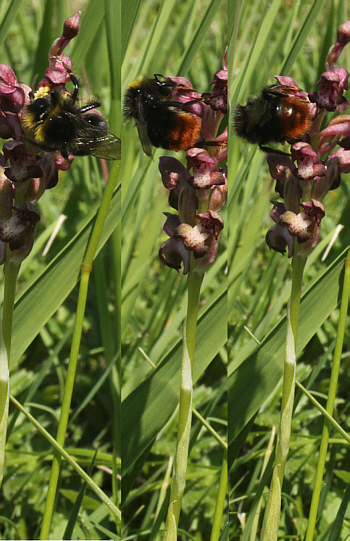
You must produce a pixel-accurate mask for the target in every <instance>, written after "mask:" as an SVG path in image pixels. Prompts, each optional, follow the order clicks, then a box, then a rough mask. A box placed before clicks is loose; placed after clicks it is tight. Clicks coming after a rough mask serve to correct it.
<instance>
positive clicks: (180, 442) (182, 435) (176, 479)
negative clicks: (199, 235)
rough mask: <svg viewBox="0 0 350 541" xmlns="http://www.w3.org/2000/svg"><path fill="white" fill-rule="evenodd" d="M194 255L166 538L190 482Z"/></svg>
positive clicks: (173, 532) (171, 540)
mask: <svg viewBox="0 0 350 541" xmlns="http://www.w3.org/2000/svg"><path fill="white" fill-rule="evenodd" d="M193 264H194V258H193V256H191V270H190V272H189V275H188V284H187V285H188V303H187V317H186V321H185V325H184V331H183V355H182V368H181V386H180V402H179V420H178V429H177V440H176V451H175V457H174V469H173V477H172V482H171V491H170V504H169V508H168V515H167V519H166V523H165V531H164V537H163V540H164V541H176V540H177V526H178V523H179V517H180V511H181V503H182V497H183V494H184V491H185V485H186V472H187V461H188V449H189V442H190V434H191V424H192V399H193V384H192V380H193V365H194V353H195V342H196V330H197V317H198V306H199V296H200V288H201V284H202V278H203V275H202V274H198V273H195V272H193Z"/></svg>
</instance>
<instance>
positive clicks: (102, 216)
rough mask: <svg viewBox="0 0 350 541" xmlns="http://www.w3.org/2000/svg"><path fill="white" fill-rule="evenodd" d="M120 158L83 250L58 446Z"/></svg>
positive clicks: (46, 519) (51, 497)
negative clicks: (93, 274) (91, 281)
mask: <svg viewBox="0 0 350 541" xmlns="http://www.w3.org/2000/svg"><path fill="white" fill-rule="evenodd" d="M119 167H120V162H119V161H118V162H115V163H114V164H113V167H112V169H111V173H110V175H109V179H108V182H107V185H106V188H105V191H104V194H103V198H102V202H101V206H100V208H99V211H98V214H97V217H96V221H95V225H94V228H93V230H92V233H91V237H90V241H89V244H88V247H87V250H86V254H85V257H84V261H83V263H82V265H81V278H80V288H79V297H78V305H77V313H76V320H75V326H74V332H73V339H72V345H71V351H70V357H69V363H68V370H67V379H66V385H65V390H64V396H63V400H62V407H61V415H60V419H59V423H58V429H57V438H56V439H57V443H58V445H60V446H61V447H63V445H64V440H65V434H66V431H67V425H68V418H69V410H70V406H71V401H72V394H73V386H74V379H75V373H76V368H77V362H78V354H79V347H80V340H81V334H82V329H83V321H84V314H85V306H86V298H87V291H88V285H89V278H90V273H91V269H92V263H93V259H94V256H95V253H96V250H97V246H98V242H99V240H100V236H101V233H102V229H103V225H104V222H105V220H106V217H107V214H108V209H109V205H110V202H111V199H112V196H113V192H114V189H115V187H116V184H117V179H118V173H119ZM60 464H61V454H60V453H58V452H57V451H55V452H54V457H53V461H52V469H51V477H50V482H49V488H48V492H47V498H46V506H45V511H44V516H43V523H42V529H41V533H40V539H48V538H49V532H50V525H51V520H52V514H53V509H54V503H55V496H56V490H57V483H58V477H59V471H60Z"/></svg>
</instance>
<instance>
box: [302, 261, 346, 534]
mask: <svg viewBox="0 0 350 541" xmlns="http://www.w3.org/2000/svg"><path fill="white" fill-rule="evenodd" d="M349 293H350V251H349V252H348V255H347V257H346V260H345V275H344V284H343V294H342V300H341V306H340V318H339V326H338V334H337V341H336V345H335V350H334V359H333V365H332V374H331V380H330V384H329V391H328V398H327V406H326V411H327V412H328V413H329V415H333V410H334V402H335V397H336V392H337V385H338V377H339V368H340V360H341V353H342V348H343V343H344V335H345V326H346V318H347V312H348V305H349ZM330 429H331V423H330V421H329V420H328V419H327V418H326V417H325V418H324V423H323V430H322V438H321V445H320V453H319V457H318V463H317V468H316V478H315V485H314V490H313V493H312V499H311V506H310V515H309V522H308V527H307V531H306V537H305V541H312V539H313V537H314V531H315V524H316V519H317V509H318V503H319V499H320V493H321V489H322V484H323V472H324V467H325V463H326V458H327V449H328V441H329V431H330Z"/></svg>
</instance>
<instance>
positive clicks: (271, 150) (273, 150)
mask: <svg viewBox="0 0 350 541" xmlns="http://www.w3.org/2000/svg"><path fill="white" fill-rule="evenodd" d="M259 147H260V150H262V151H263V152H265V153H266V154H278V155H279V156H288V157H289V158H290V156H291V154H289V153H288V152H283V150H279V149H278V148H271V147H265V146H264V145H259Z"/></svg>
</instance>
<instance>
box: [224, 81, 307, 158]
mask: <svg viewBox="0 0 350 541" xmlns="http://www.w3.org/2000/svg"><path fill="white" fill-rule="evenodd" d="M304 94H305V92H303V91H301V90H300V89H299V88H297V87H293V86H286V85H278V84H276V85H272V86H267V87H266V88H264V89H263V90H262V92H261V94H260V95H259V96H257V97H251V98H249V99H248V101H247V103H246V105H237V107H236V108H235V111H234V119H233V125H234V129H235V131H236V133H237V135H239V137H243V138H244V139H246V140H247V141H249V142H250V143H253V144H258V145H259V146H260V148H262V150H267V151H270V149H266V148H264V146H263V145H266V144H267V143H271V142H276V143H283V142H284V141H287V142H288V143H294V142H295V141H298V140H300V139H301V138H302V137H303V136H304V135H305V134H306V133H307V132H308V131H309V129H310V128H311V125H312V121H313V119H314V117H315V113H314V111H313V107H310V105H311V103H310V102H309V101H308V99H307V97H306V96H305V97H304V96H303V95H304Z"/></svg>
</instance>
